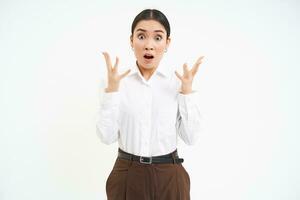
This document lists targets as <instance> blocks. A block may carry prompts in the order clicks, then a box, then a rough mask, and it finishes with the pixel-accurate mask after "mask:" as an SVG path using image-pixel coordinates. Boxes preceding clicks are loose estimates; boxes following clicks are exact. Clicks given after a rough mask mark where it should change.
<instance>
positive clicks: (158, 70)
mask: <svg viewBox="0 0 300 200" xmlns="http://www.w3.org/2000/svg"><path fill="white" fill-rule="evenodd" d="M130 69H131V71H130V74H129V75H130V76H131V75H133V74H139V75H140V76H142V74H141V72H140V70H139V69H138V65H137V61H136V62H135V64H134V65H133V67H131V68H130ZM155 73H157V74H159V75H161V76H162V77H165V78H168V77H169V76H170V72H169V70H168V69H167V67H166V66H163V65H159V66H158V67H157V68H156V70H155V72H154V74H155Z"/></svg>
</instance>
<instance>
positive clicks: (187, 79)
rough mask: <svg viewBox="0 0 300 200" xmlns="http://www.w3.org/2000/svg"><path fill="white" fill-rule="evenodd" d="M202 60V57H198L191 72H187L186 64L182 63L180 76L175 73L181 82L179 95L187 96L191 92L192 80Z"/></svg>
mask: <svg viewBox="0 0 300 200" xmlns="http://www.w3.org/2000/svg"><path fill="white" fill-rule="evenodd" d="M203 58H204V56H201V57H199V58H198V59H197V61H196V63H195V64H194V66H193V68H192V69H191V70H188V66H187V64H186V63H184V65H183V75H182V76H181V75H180V74H179V73H178V72H177V71H175V74H176V76H177V77H178V78H179V79H180V80H181V93H183V94H188V93H191V92H192V84H193V79H194V77H195V74H196V73H197V71H198V69H199V66H200V64H201V63H202V59H203Z"/></svg>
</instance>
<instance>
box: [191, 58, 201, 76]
mask: <svg viewBox="0 0 300 200" xmlns="http://www.w3.org/2000/svg"><path fill="white" fill-rule="evenodd" d="M203 58H204V56H201V57H199V58H198V59H197V61H196V63H195V64H194V66H193V68H192V70H191V71H192V74H193V75H195V74H196V72H197V71H198V69H199V66H200V64H201V63H202V59H203Z"/></svg>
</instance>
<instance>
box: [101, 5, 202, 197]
mask: <svg viewBox="0 0 300 200" xmlns="http://www.w3.org/2000/svg"><path fill="white" fill-rule="evenodd" d="M170 41H171V39H170V25H169V22H168V20H167V18H166V16H165V15H164V14H163V13H162V12H160V11H158V10H155V9H146V10H143V11H142V12H141V13H139V14H138V15H137V16H136V17H135V19H134V21H133V23H132V27H131V36H130V44H131V47H132V50H133V51H134V54H135V57H136V63H135V65H136V66H134V67H133V68H132V69H129V70H127V71H126V72H124V73H122V74H119V73H118V63H119V59H118V57H117V58H116V62H115V64H114V66H112V63H111V60H110V57H109V54H108V53H106V52H103V55H104V57H105V61H106V65H107V72H108V73H107V75H108V80H107V81H108V82H107V83H108V84H107V87H106V88H105V90H104V93H103V97H102V98H103V99H102V101H101V105H100V107H99V108H100V109H99V112H98V115H97V117H98V120H97V134H98V135H99V137H100V138H101V140H102V142H104V143H106V144H111V143H113V142H116V141H118V143H119V149H118V157H117V158H116V161H115V164H114V166H113V169H112V171H111V173H110V175H109V177H108V179H107V182H106V194H107V198H108V200H124V199H127V200H135V199H137V200H146V199H147V200H148V199H149V200H150V199H151V200H152V199H159V200H176V199H182V200H187V199H190V177H189V174H188V173H187V171H186V170H185V168H184V167H183V166H182V164H181V163H182V162H183V159H182V158H179V156H178V152H177V139H178V136H179V137H180V138H181V139H182V140H183V141H184V142H185V143H186V144H194V143H195V142H196V140H197V138H198V135H199V133H200V132H201V127H200V124H201V123H202V116H201V114H200V111H199V107H198V106H197V104H196V103H195V102H196V101H197V97H196V95H197V92H196V91H193V90H192V82H193V78H194V76H195V74H196V72H197V70H198V68H199V65H200V63H201V60H202V58H203V57H200V58H199V59H198V60H197V62H196V63H195V64H194V66H193V67H192V68H191V69H190V70H189V69H188V67H187V65H186V64H184V65H183V75H180V74H179V73H178V72H176V71H175V73H174V72H172V71H170V70H168V68H166V67H163V66H159V63H160V61H161V59H162V57H163V55H164V53H166V52H167V49H168V47H169V44H170ZM130 72H131V73H130Z"/></svg>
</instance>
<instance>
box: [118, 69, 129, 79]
mask: <svg viewBox="0 0 300 200" xmlns="http://www.w3.org/2000/svg"><path fill="white" fill-rule="evenodd" d="M130 71H131V69H128V70H127V71H126V72H124V73H123V74H121V76H120V78H121V79H122V78H124V77H125V76H127V74H129V72H130Z"/></svg>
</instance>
